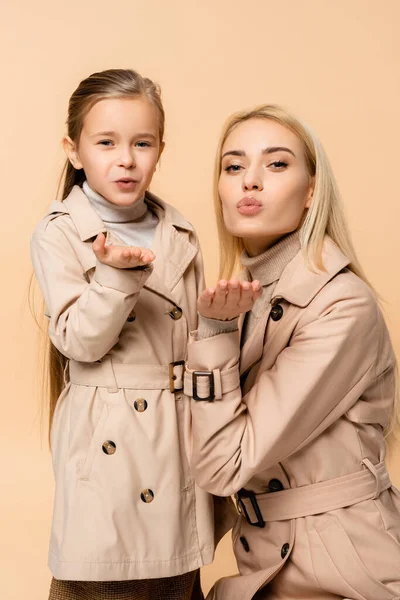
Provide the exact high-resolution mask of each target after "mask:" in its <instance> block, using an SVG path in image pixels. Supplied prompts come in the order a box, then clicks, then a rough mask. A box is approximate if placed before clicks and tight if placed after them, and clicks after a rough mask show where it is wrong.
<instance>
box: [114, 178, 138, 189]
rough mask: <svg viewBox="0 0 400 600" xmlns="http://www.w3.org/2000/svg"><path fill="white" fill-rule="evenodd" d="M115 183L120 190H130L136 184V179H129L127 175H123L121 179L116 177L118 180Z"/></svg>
mask: <svg viewBox="0 0 400 600" xmlns="http://www.w3.org/2000/svg"><path fill="white" fill-rule="evenodd" d="M115 183H116V184H117V186H118V187H119V189H120V190H124V191H127V192H132V191H133V190H134V189H135V188H136V186H137V184H138V182H137V181H135V180H134V179H130V178H129V177H126V178H125V177H123V178H122V179H118V181H116V182H115Z"/></svg>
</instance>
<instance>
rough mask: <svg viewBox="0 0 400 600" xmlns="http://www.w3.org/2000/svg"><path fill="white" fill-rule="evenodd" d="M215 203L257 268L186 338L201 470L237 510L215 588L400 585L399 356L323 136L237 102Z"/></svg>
mask: <svg viewBox="0 0 400 600" xmlns="http://www.w3.org/2000/svg"><path fill="white" fill-rule="evenodd" d="M216 211H217V219H218V225H219V232H220V239H221V245H222V257H223V263H222V264H224V262H225V266H226V271H225V274H226V275H227V278H228V279H229V277H231V274H232V271H233V268H234V265H235V262H236V258H237V257H239V253H241V254H240V262H241V264H242V266H243V268H244V273H245V279H247V281H243V282H242V283H239V282H238V281H237V280H235V279H232V280H230V281H227V280H226V279H225V280H221V281H219V283H218V284H217V286H216V288H215V289H213V288H210V289H208V290H206V291H205V292H204V293H203V294H202V295H201V297H200V300H199V310H200V313H201V314H202V315H203V317H205V318H203V320H202V321H201V323H200V328H199V331H198V337H197V341H193V343H191V344H189V347H188V369H189V372H188V373H186V374H185V391H186V390H187V391H188V392H190V393H191V394H192V395H193V398H194V401H193V402H192V414H193V439H194V446H193V467H194V472H195V477H196V479H197V481H198V483H199V485H200V486H201V487H203V488H204V489H206V490H207V491H209V492H211V493H214V494H220V495H222V496H223V495H225V496H228V495H229V494H236V498H237V503H238V509H239V512H240V516H239V518H238V520H237V523H236V526H235V527H234V531H233V544H234V551H235V555H236V558H237V562H238V567H239V572H240V576H239V577H233V578H225V579H222V580H220V581H219V582H217V584H216V586H215V588H214V590H213V591H212V592H211V593H210V596H209V598H213V599H215V600H250V598H258V599H261V598H265V599H268V600H278V599H279V600H291V599H293V600H294V599H299V600H300V599H302V600H306V599H307V600H311V599H313V600H339V599H341V600H342V599H343V598H346V599H352V600H395V599H399V598H400V494H399V492H398V491H397V490H396V489H395V488H394V487H393V486H392V485H391V483H390V479H389V475H388V473H387V471H386V467H385V462H384V460H385V435H384V432H385V429H387V428H388V427H389V426H390V415H391V413H392V414H393V415H394V414H395V410H396V403H395V398H396V393H395V383H394V379H395V378H394V374H395V368H396V360H395V356H394V353H393V349H392V346H391V343H390V339H389V334H388V331H387V329H386V326H385V323H384V320H383V318H382V315H381V312H380V310H379V307H378V304H377V300H376V297H375V294H374V292H373V290H372V289H371V287H370V286H369V285H368V282H367V281H366V279H365V277H364V275H363V273H362V270H361V268H360V266H359V264H358V261H357V259H356V256H355V253H354V250H353V247H352V244H351V242H350V238H349V234H348V230H347V226H346V223H345V220H344V217H343V213H342V209H341V205H340V202H339V196H338V192H337V188H336V184H335V181H334V177H333V175H332V172H331V170H330V167H329V163H328V161H327V158H326V156H325V154H324V152H323V150H322V148H321V146H320V144H319V142H318V140H317V139H316V138H315V136H314V135H313V134H312V133H310V131H309V130H308V129H307V128H306V127H305V126H304V125H303V124H302V123H300V122H299V121H298V120H297V119H295V118H294V117H293V116H292V115H290V114H289V113H287V112H286V111H284V110H283V109H281V108H280V107H277V106H262V107H260V108H256V109H255V110H253V111H249V112H244V113H240V114H238V115H234V116H233V117H232V118H231V119H230V120H229V121H228V123H227V125H226V127H225V129H224V132H223V135H222V139H221V143H220V147H219V152H218V156H217V163H216ZM249 309H250V310H249ZM246 311H249V312H247V314H246V316H245V318H244V319H243V317H242V318H241V321H240V328H239V329H240V330H241V339H240V337H239V334H238V331H237V322H236V321H235V317H237V316H238V315H239V313H244V312H246ZM224 319H227V321H225V322H224V321H223V320H224ZM232 319H233V320H232ZM194 339H196V338H194Z"/></svg>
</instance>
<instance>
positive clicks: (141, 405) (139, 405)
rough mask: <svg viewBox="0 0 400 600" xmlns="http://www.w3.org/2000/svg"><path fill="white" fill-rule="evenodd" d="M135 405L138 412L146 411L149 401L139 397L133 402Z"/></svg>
mask: <svg viewBox="0 0 400 600" xmlns="http://www.w3.org/2000/svg"><path fill="white" fill-rule="evenodd" d="M133 406H134V407H135V408H136V410H137V411H138V412H144V411H145V410H146V408H147V401H146V400H145V399H144V398H138V399H137V400H135V402H134V403H133Z"/></svg>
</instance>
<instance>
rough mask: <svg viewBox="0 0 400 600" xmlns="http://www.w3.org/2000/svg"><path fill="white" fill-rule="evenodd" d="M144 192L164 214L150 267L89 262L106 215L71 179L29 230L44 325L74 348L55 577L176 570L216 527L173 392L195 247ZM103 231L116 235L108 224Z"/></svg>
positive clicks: (199, 561)
mask: <svg viewBox="0 0 400 600" xmlns="http://www.w3.org/2000/svg"><path fill="white" fill-rule="evenodd" d="M146 202H147V203H148V205H149V206H150V208H151V209H152V210H153V211H154V212H155V213H156V214H157V215H158V217H159V224H158V226H157V229H156V234H155V239H154V243H153V250H154V253H155V255H156V259H155V262H154V265H153V266H152V267H150V268H149V267H148V268H144V269H116V268H113V267H110V266H108V265H105V264H103V263H100V262H98V261H96V257H95V255H94V253H93V250H92V241H93V239H94V237H95V236H96V235H97V234H98V233H100V232H105V231H106V228H105V226H104V223H103V222H102V221H101V219H100V217H99V216H98V215H97V213H96V212H95V211H94V209H93V208H92V207H91V205H90V202H89V201H88V199H87V198H86V196H85V195H84V193H83V192H82V190H81V189H80V188H79V187H75V188H74V189H73V190H72V192H71V194H70V195H69V196H68V198H67V199H66V200H65V201H64V202H62V203H61V202H54V203H53V204H52V205H51V207H50V211H49V214H48V215H47V216H46V217H45V218H44V219H43V220H42V221H41V223H40V224H39V225H38V227H37V228H36V230H35V232H34V234H33V237H32V244H31V253H32V260H33V264H34V269H35V273H36V277H37V279H38V282H39V285H40V288H41V290H42V293H43V296H44V299H45V304H46V314H47V316H48V318H49V335H50V338H51V340H52V342H53V344H54V345H55V346H56V347H57V348H58V350H60V352H62V354H64V355H65V356H66V357H67V358H68V359H69V364H68V366H67V369H66V373H65V379H66V386H65V388H64V390H63V392H62V395H61V397H60V398H59V400H58V403H57V407H56V411H55V415H54V421H53V426H52V431H51V447H52V455H53V465H54V472H55V479H56V491H55V508H54V516H53V524H52V532H51V543H50V553H49V566H50V569H51V571H52V573H53V575H54V576H55V577H56V578H57V579H68V580H89V581H102V580H128V579H146V578H155V577H168V576H173V575H179V574H181V573H184V572H188V571H191V570H194V569H197V568H198V567H200V566H201V565H203V564H207V563H210V562H211V561H212V559H213V553H214V545H215V542H216V541H217V539H218V538H219V537H220V536H221V535H222V533H224V530H222V529H221V530H220V532H216V533H215V532H214V526H213V510H214V503H213V498H212V496H211V495H209V494H208V493H206V492H204V491H202V490H201V489H199V488H198V487H197V486H196V485H195V484H194V480H193V476H192V474H191V472H190V468H189V455H190V452H191V448H190V429H191V417H190V404H189V399H188V398H187V397H186V396H185V395H184V394H183V392H182V387H183V385H182V375H183V367H182V361H183V360H184V359H185V354H186V345H187V339H188V332H189V331H190V330H191V329H193V328H195V327H196V299H197V295H198V292H199V290H201V289H202V287H203V265H202V259H201V253H200V250H199V247H198V243H197V238H196V235H195V233H194V230H193V228H192V226H191V225H190V224H189V223H188V222H187V221H185V220H184V219H183V217H182V216H181V215H180V214H179V213H178V212H177V211H176V210H175V209H174V208H172V207H171V206H169V205H167V204H165V203H163V202H162V201H161V200H159V199H158V198H156V197H155V196H153V195H151V194H148V195H147V197H146ZM106 233H107V232H106ZM107 242H114V243H117V244H121V243H122V242H121V241H120V240H118V239H117V238H116V237H115V236H112V235H111V234H110V232H108V233H107ZM174 363H175V364H174ZM176 363H178V364H176ZM214 534H215V537H214Z"/></svg>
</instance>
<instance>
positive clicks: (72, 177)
mask: <svg viewBox="0 0 400 600" xmlns="http://www.w3.org/2000/svg"><path fill="white" fill-rule="evenodd" d="M137 97H145V98H147V99H148V100H149V101H150V102H152V103H153V104H154V105H155V106H156V108H157V112H158V131H159V141H160V143H161V142H163V139H164V127H165V114H164V108H163V105H162V101H161V90H160V88H159V86H158V85H157V84H156V83H154V82H153V81H152V80H151V79H148V78H147V77H142V76H141V75H139V73H137V72H136V71H133V70H132V69H108V70H106V71H101V72H100V73H93V74H92V75H90V76H89V77H87V78H86V79H84V80H83V81H81V82H80V84H79V85H78V87H77V88H76V90H75V91H74V93H73V94H72V96H71V98H70V100H69V104H68V118H67V134H68V136H69V137H70V138H71V139H72V140H73V141H74V142H75V143H76V144H78V143H79V138H80V135H81V132H82V127H83V122H84V119H85V117H86V115H87V114H88V112H89V111H90V109H91V108H92V107H93V106H94V105H95V104H96V103H97V102H99V101H100V100H104V99H106V98H137ZM85 178H86V177H85V173H84V171H83V169H79V170H77V169H75V168H74V167H73V166H72V164H71V163H70V162H69V160H67V161H66V162H65V164H64V168H63V170H62V173H61V177H60V185H59V190H60V188H61V195H60V196H61V200H65V198H67V197H68V195H69V194H70V192H71V191H72V188H73V187H74V186H75V185H79V186H81V185H82V184H83V182H84V181H85ZM30 288H31V294H30V297H31V298H32V297H33V296H32V294H33V292H32V290H33V288H32V285H31V286H30ZM33 312H34V314H35V316H36V315H37V311H36V310H35V307H33ZM43 319H44V305H43V303H42V305H41V314H40V315H37V316H36V321H37V322H38V324H39V327H40V329H41V330H42V331H43V332H45V334H46V337H45V350H44V353H43V354H44V365H43V394H42V395H43V398H44V406H43V407H42V408H43V409H44V408H45V405H46V404H47V406H48V413H49V436H50V431H51V424H52V420H53V415H54V410H55V408H56V404H57V400H58V398H59V396H60V393H61V391H62V389H63V388H64V386H65V384H66V382H67V378H68V374H67V372H66V371H67V369H66V367H67V359H66V357H65V356H64V355H63V354H62V353H61V352H60V351H59V350H58V349H57V348H56V347H55V346H54V345H53V344H52V342H51V340H50V338H49V336H48V334H47V324H45V325H44V326H43V325H42V321H43Z"/></svg>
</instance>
